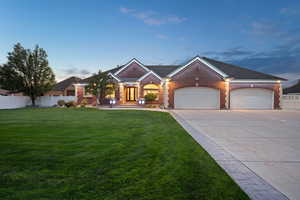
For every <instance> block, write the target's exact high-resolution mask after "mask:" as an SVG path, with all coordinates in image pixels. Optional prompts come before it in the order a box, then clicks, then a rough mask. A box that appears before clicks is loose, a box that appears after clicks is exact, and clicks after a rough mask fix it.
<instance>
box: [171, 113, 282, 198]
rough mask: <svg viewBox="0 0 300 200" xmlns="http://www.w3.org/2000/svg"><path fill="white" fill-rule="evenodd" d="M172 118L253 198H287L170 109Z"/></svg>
mask: <svg viewBox="0 0 300 200" xmlns="http://www.w3.org/2000/svg"><path fill="white" fill-rule="evenodd" d="M170 114H171V115H172V116H173V117H174V119H175V120H176V121H177V122H178V123H179V124H180V125H181V126H182V127H183V128H184V129H185V130H186V131H187V132H188V133H189V134H190V135H191V136H192V137H193V138H194V140H195V141H196V142H197V143H198V144H200V145H201V146H202V147H203V148H204V149H205V150H206V151H207V152H208V153H209V154H210V156H211V157H212V158H213V159H214V160H215V161H216V162H217V163H218V165H219V166H220V167H222V168H223V169H224V170H225V171H226V172H227V174H228V175H229V176H230V177H231V178H232V179H233V180H234V181H235V182H236V183H237V184H238V185H239V186H240V187H241V188H242V189H243V190H244V191H245V192H246V193H247V194H248V196H249V197H250V198H251V199H253V200H287V199H288V198H287V197H286V196H285V195H284V194H282V193H281V192H280V191H278V190H277V189H276V188H274V187H273V186H272V185H270V184H269V183H268V182H266V181H265V180H264V179H263V178H261V177H260V176H258V175H257V174H256V173H254V172H253V171H252V170H251V169H249V168H248V167H247V166H246V165H244V164H243V163H242V162H241V161H240V160H238V159H236V158H235V157H234V156H233V155H232V154H230V153H229V152H228V151H226V150H225V149H224V148H222V147H221V146H220V145H218V144H216V143H215V142H214V141H212V139H210V138H209V137H207V136H205V135H204V134H202V133H201V132H200V131H198V130H196V129H195V128H193V127H192V126H191V125H190V124H189V123H188V122H187V121H186V120H184V119H183V118H182V117H180V116H179V115H178V114H176V113H175V112H174V111H170Z"/></svg>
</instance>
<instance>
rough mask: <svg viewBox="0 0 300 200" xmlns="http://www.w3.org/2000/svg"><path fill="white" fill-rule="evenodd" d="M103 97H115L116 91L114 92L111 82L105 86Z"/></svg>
mask: <svg viewBox="0 0 300 200" xmlns="http://www.w3.org/2000/svg"><path fill="white" fill-rule="evenodd" d="M105 98H107V99H115V98H116V92H115V89H114V85H113V84H108V85H107V86H106V95H105Z"/></svg>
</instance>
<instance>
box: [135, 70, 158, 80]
mask: <svg viewBox="0 0 300 200" xmlns="http://www.w3.org/2000/svg"><path fill="white" fill-rule="evenodd" d="M150 74H153V75H154V76H155V77H156V78H158V79H159V80H161V77H160V76H159V75H158V74H156V73H155V72H154V71H151V70H150V71H149V72H148V73H146V74H145V75H143V76H142V77H140V78H139V79H138V81H141V80H143V79H145V78H146V77H147V76H149V75H150Z"/></svg>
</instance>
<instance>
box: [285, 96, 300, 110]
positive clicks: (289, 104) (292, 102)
mask: <svg viewBox="0 0 300 200" xmlns="http://www.w3.org/2000/svg"><path fill="white" fill-rule="evenodd" d="M281 108H282V109H289V110H291V109H300V95H283V96H282V99H281Z"/></svg>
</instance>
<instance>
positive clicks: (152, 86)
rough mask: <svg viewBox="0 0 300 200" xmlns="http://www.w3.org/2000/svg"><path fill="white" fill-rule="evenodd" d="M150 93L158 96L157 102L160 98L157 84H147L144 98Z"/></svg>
mask: <svg viewBox="0 0 300 200" xmlns="http://www.w3.org/2000/svg"><path fill="white" fill-rule="evenodd" d="M149 93H153V94H156V96H157V97H156V100H158V97H159V87H158V86H157V85H155V84H147V85H145V86H144V96H145V95H146V94H149Z"/></svg>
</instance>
